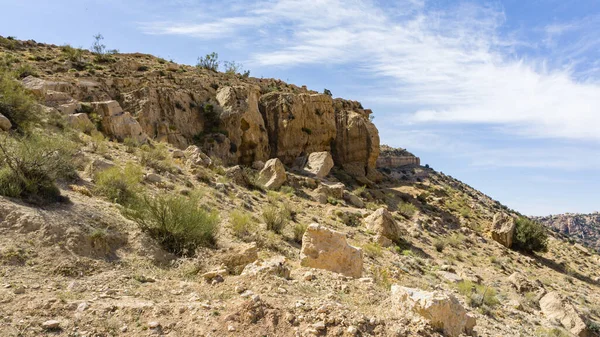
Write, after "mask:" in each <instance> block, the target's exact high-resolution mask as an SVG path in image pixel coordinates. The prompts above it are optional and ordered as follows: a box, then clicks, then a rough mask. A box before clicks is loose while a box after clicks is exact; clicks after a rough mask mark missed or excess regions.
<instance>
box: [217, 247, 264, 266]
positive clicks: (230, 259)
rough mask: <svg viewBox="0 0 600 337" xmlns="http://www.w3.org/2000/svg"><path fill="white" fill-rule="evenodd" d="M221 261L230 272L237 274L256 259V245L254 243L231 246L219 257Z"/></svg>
mask: <svg viewBox="0 0 600 337" xmlns="http://www.w3.org/2000/svg"><path fill="white" fill-rule="evenodd" d="M219 260H220V261H221V263H222V264H223V265H224V266H225V267H227V271H228V272H229V273H230V274H239V273H241V272H242V271H243V269H244V268H245V267H246V266H247V265H248V264H250V263H253V262H255V261H256V260H258V247H257V246H256V243H251V244H249V245H243V246H238V247H235V248H231V249H230V250H229V251H227V252H225V253H224V254H221V255H220V257H219Z"/></svg>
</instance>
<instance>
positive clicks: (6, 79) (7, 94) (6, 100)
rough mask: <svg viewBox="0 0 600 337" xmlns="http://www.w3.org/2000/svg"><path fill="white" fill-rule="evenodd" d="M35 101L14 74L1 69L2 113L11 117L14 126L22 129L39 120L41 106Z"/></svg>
mask: <svg viewBox="0 0 600 337" xmlns="http://www.w3.org/2000/svg"><path fill="white" fill-rule="evenodd" d="M35 103H36V101H35V98H34V97H33V96H32V95H31V94H29V93H28V92H27V91H26V90H25V88H23V86H22V85H21V84H20V83H19V82H18V81H16V80H15V78H14V77H13V75H12V74H10V73H9V72H8V71H6V70H2V69H0V113H1V114H3V115H4V116H5V117H6V118H8V119H9V120H10V122H11V123H12V124H13V126H15V125H16V126H17V127H18V128H21V129H22V128H26V127H27V126H28V125H29V124H31V123H33V122H35V121H37V120H39V115H40V108H39V107H38V106H37V105H36V104H35Z"/></svg>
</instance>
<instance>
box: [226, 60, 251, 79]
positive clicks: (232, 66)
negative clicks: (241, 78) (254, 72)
mask: <svg viewBox="0 0 600 337" xmlns="http://www.w3.org/2000/svg"><path fill="white" fill-rule="evenodd" d="M223 65H224V66H225V73H226V74H231V75H235V74H241V73H242V72H243V70H244V66H243V65H242V64H240V63H237V62H235V61H225V62H223ZM248 75H250V72H248ZM246 77H247V76H246Z"/></svg>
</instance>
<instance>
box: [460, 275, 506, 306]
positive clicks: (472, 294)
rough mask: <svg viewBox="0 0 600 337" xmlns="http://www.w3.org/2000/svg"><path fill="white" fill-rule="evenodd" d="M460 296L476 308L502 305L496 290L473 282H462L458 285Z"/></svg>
mask: <svg viewBox="0 0 600 337" xmlns="http://www.w3.org/2000/svg"><path fill="white" fill-rule="evenodd" d="M456 287H457V290H458V292H459V293H460V294H462V295H464V296H465V297H466V298H467V302H468V303H469V305H470V306H472V307H474V308H478V307H481V306H483V305H486V306H488V307H490V308H493V307H495V306H496V305H498V304H499V303H500V301H499V300H498V297H497V296H496V289H494V288H493V287H489V286H486V285H482V284H476V283H473V282H471V281H461V282H459V283H457V285H456Z"/></svg>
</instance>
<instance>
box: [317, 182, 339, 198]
mask: <svg viewBox="0 0 600 337" xmlns="http://www.w3.org/2000/svg"><path fill="white" fill-rule="evenodd" d="M345 188H346V186H345V185H344V184H342V183H331V182H322V183H321V184H320V185H319V187H317V188H316V189H315V193H316V194H317V195H324V196H325V198H327V197H332V198H336V199H342V197H343V196H344V189H345Z"/></svg>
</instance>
